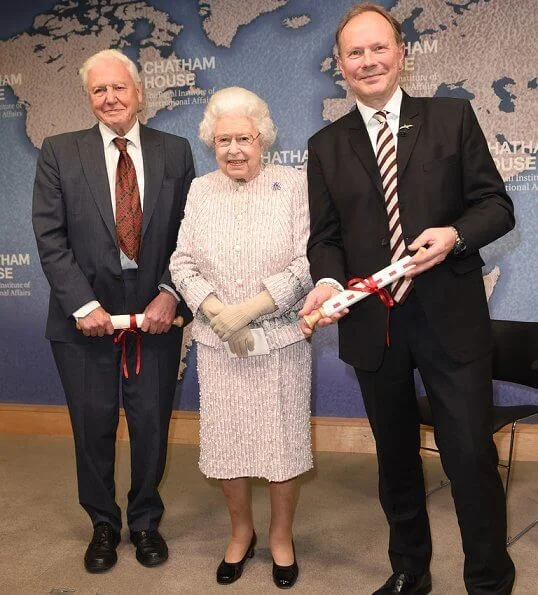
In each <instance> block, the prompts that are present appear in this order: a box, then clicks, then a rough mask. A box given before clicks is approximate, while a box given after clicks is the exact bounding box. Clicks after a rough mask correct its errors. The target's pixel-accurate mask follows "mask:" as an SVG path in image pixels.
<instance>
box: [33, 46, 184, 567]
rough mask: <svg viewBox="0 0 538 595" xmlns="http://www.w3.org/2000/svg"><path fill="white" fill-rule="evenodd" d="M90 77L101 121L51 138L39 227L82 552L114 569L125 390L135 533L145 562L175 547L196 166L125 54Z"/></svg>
mask: <svg viewBox="0 0 538 595" xmlns="http://www.w3.org/2000/svg"><path fill="white" fill-rule="evenodd" d="M80 74H81V77H82V79H83V82H84V85H85V87H86V89H87V92H88V96H89V100H90V105H91V109H92V111H93V113H94V114H95V116H96V118H97V119H98V120H99V122H98V124H97V125H96V126H94V127H93V128H91V129H89V130H81V131H79V132H72V133H67V134H60V135H58V136H54V137H50V138H47V139H45V141H44V142H43V146H42V148H41V153H40V155H39V160H38V164H37V173H36V179H35V187H34V199H33V225H34V231H35V235H36V239H37V245H38V250H39V255H40V259H41V264H42V266H43V270H44V272H45V275H46V277H47V279H48V281H49V283H50V286H51V292H50V303H49V314H48V320H47V327H46V336H47V338H48V339H49V340H50V341H51V346H52V352H53V355H54V359H55V362H56V365H57V367H58V371H59V374H60V378H61V381H62V385H63V387H64V391H65V394H66V399H67V404H68V407H69V413H70V417H71V423H72V426H73V434H74V437H75V450H76V460H77V475H78V487H79V500H80V503H81V505H82V506H83V507H84V509H85V510H86V511H87V513H88V514H89V516H90V518H91V520H92V523H93V527H94V533H93V538H92V540H91V543H90V545H89V546H88V549H87V551H86V554H85V558H84V562H85V567H86V569H87V570H88V571H89V572H102V571H105V570H108V569H109V568H111V567H112V566H113V565H114V564H115V563H116V561H117V554H116V547H117V545H118V543H119V541H120V530H121V511H120V509H119V507H118V505H117V504H116V501H115V486H114V459H115V439H116V429H117V425H118V416H119V395H120V393H121V395H122V400H123V406H124V408H125V414H126V418H127V423H128V427H129V437H130V443H131V489H130V491H129V495H128V507H127V522H128V525H129V529H130V538H131V541H132V542H133V544H134V545H135V546H136V557H137V559H138V561H139V562H140V563H141V564H143V565H145V566H155V565H157V564H160V563H162V562H164V561H165V560H166V559H167V558H168V548H167V545H166V542H165V541H164V539H163V538H162V536H161V535H160V533H159V532H158V525H159V521H160V519H161V516H162V514H163V511H164V506H163V503H162V500H161V498H160V495H159V492H158V486H159V482H160V480H161V478H162V475H163V472H164V467H165V461H166V446H167V437H168V427H169V422H170V416H171V412H172V401H173V397H174V392H175V386H176V381H177V372H178V366H179V357H180V346H181V329H179V328H177V327H175V326H174V327H173V326H172V322H173V321H174V319H175V317H176V315H177V314H178V313H179V312H180V309H181V308H185V306H184V305H183V304H182V302H181V300H180V296H179V295H178V294H177V293H176V291H175V288H174V286H173V283H172V281H171V278H170V273H169V270H168V261H169V258H170V255H171V253H172V252H173V250H174V248H175V243H176V238H177V233H178V228H179V224H180V220H181V218H182V216H183V210H184V206H185V200H186V196H187V192H188V190H189V186H190V183H191V181H192V179H193V177H194V167H193V161H192V154H191V150H190V146H189V143H188V142H187V141H186V140H185V139H183V138H180V137H177V136H173V135H171V134H166V133H163V132H158V131H156V130H151V129H150V128H147V127H146V126H143V125H141V124H140V123H139V121H138V119H137V113H138V112H139V111H140V105H141V101H142V86H141V81H140V77H139V74H138V71H137V69H136V66H135V65H134V63H132V62H131V61H130V60H129V59H128V58H127V57H126V56H124V55H123V54H122V53H120V52H118V51H116V50H105V51H103V52H99V53H98V54H95V55H94V56H92V57H91V58H89V59H88V60H87V61H86V62H85V64H84V65H83V67H82V68H81V70H80ZM138 312H143V313H144V315H145V317H144V322H143V325H142V328H141V330H142V331H143V332H142V333H141V337H140V339H138V338H137V337H136V336H133V334H132V333H131V334H129V335H128V336H126V337H125V338H124V339H123V341H118V340H117V337H115V339H116V340H113V334H114V330H113V328H112V323H111V319H110V315H111V314H122V313H138ZM182 313H183V314H184V315H186V312H182ZM139 340H140V341H141V350H139V346H138V345H137V343H138V341H139ZM122 355H123V357H122ZM122 371H123V374H121V372H122Z"/></svg>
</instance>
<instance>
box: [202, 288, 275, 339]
mask: <svg viewBox="0 0 538 595" xmlns="http://www.w3.org/2000/svg"><path fill="white" fill-rule="evenodd" d="M206 299H207V298H206ZM275 310H276V306H275V302H274V301H273V298H272V297H271V295H270V293H269V292H268V291H262V292H261V293H258V295H255V296H254V297H253V298H250V299H249V300H246V301H245V302H241V303H240V304H230V305H229V306H224V308H223V309H222V311H221V312H220V313H219V314H217V315H216V316H215V317H214V318H213V319H212V320H211V323H210V324H211V328H212V329H213V330H214V331H215V333H217V335H218V336H219V338H220V339H221V340H222V341H228V339H229V338H230V337H231V336H232V335H233V333H236V332H237V331H238V330H240V329H242V328H244V327H245V326H247V325H248V324H249V323H250V322H252V321H253V320H255V319H256V318H259V317H260V316H263V314H269V313H271V312H274V311H275Z"/></svg>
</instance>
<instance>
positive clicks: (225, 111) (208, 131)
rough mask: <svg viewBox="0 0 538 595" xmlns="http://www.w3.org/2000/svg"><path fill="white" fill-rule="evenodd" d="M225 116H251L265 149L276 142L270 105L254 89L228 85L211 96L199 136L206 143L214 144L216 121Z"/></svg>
mask: <svg viewBox="0 0 538 595" xmlns="http://www.w3.org/2000/svg"><path fill="white" fill-rule="evenodd" d="M223 116H246V117H248V118H250V119H251V120H252V122H253V123H254V125H255V126H256V128H257V129H258V131H259V133H260V138H261V144H262V148H263V149H267V148H268V147H270V146H271V145H272V144H273V143H274V142H275V139H276V126H275V125H274V123H273V120H272V119H271V114H270V112H269V106H268V105H267V103H265V101H264V100H263V99H260V98H259V97H258V96H257V95H256V94H255V93H253V92H252V91H248V90H247V89H243V88H242V87H227V88H226V89H221V90H220V91H217V92H216V93H215V94H214V95H213V96H212V97H211V99H210V100H209V103H208V104H207V107H206V108H205V112H204V117H203V119H202V121H201V122H200V134H199V136H200V139H201V140H202V141H203V142H204V143H205V144H206V145H209V146H212V145H213V138H214V136H215V125H216V122H217V120H218V119H219V118H221V117H223Z"/></svg>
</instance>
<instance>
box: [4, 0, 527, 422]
mask: <svg viewBox="0 0 538 595" xmlns="http://www.w3.org/2000/svg"><path fill="white" fill-rule="evenodd" d="M381 3H382V4H383V5H385V6H386V7H387V8H388V9H389V10H390V11H391V13H392V14H393V15H394V16H395V17H396V18H397V19H398V20H399V21H400V22H401V23H402V30H403V33H404V39H405V46H406V58H405V65H404V71H403V73H402V86H403V88H404V89H405V90H406V91H407V92H408V93H409V94H410V95H416V96H453V97H462V98H466V99H469V100H471V102H472V105H473V108H474V110H475V112H476V114H477V117H478V119H479V121H480V124H481V126H482V128H483V131H484V134H485V136H486V139H487V142H488V144H489V147H490V151H491V153H492V156H493V158H494V160H495V162H496V164H497V167H498V169H499V171H500V173H501V175H502V177H503V179H504V180H505V183H506V186H507V189H508V191H509V193H510V194H511V196H512V198H513V199H514V202H515V205H516V216H517V218H518V226H517V228H516V230H515V231H514V232H511V233H510V234H508V235H507V236H505V237H504V238H502V239H501V240H499V241H497V242H495V243H494V244H493V245H491V246H488V247H487V248H486V249H484V250H483V251H482V255H483V257H484V258H485V260H486V268H485V271H484V273H485V275H486V276H485V284H486V289H487V293H488V296H492V298H491V300H490V308H491V310H492V314H493V315H494V316H495V317H497V318H507V319H516V320H535V319H536V318H535V317H536V314H535V306H533V304H532V301H533V300H531V299H530V298H529V296H532V295H534V288H535V287H536V285H537V283H538V279H537V274H538V273H537V271H536V267H529V264H528V263H530V262H536V261H537V260H538V244H537V243H536V242H535V240H534V236H535V229H536V227H537V225H538V209H537V208H536V198H537V197H538V171H537V163H536V158H537V147H538V126H536V122H538V78H537V77H538V72H537V71H536V68H535V65H536V60H535V59H534V58H533V57H534V56H535V31H536V30H537V29H538V11H536V9H535V8H536V7H535V1H534V0H451V1H450V2H448V1H446V0H428V1H427V2H426V1H425V0H396V1H395V0H385V1H382V2H381ZM354 4H356V2H355V1H354V0H333V1H331V2H312V1H311V0H248V1H245V0H184V1H183V0H182V1H181V2H177V0H144V1H128V0H62V1H56V2H55V1H54V0H32V2H31V3H28V4H26V3H25V4H24V14H25V15H27V16H26V18H25V19H23V18H22V17H21V16H20V14H22V13H21V10H19V8H20V7H21V6H22V5H21V4H20V2H19V1H17V0H5V1H4V2H3V7H2V10H3V11H4V14H6V13H9V14H10V15H12V18H11V21H10V24H9V26H8V24H7V20H4V21H2V20H0V131H1V134H2V143H1V144H0V158H1V159H2V162H3V164H4V172H5V173H4V174H3V178H2V191H1V193H0V200H1V201H2V202H1V204H0V208H2V209H3V212H4V213H5V217H4V220H3V222H2V223H1V224H0V225H1V226H2V227H1V234H0V235H1V237H2V246H1V247H0V274H1V272H2V266H1V265H2V262H4V264H5V262H8V261H9V262H11V264H12V265H13V266H12V267H11V269H12V279H11V281H10V282H9V283H5V282H4V281H3V280H2V279H1V278H0V303H1V304H2V306H6V307H5V308H3V312H4V313H3V314H0V323H5V324H4V327H5V328H8V327H9V325H10V324H11V322H12V320H15V319H16V318H17V316H18V315H19V314H20V311H21V310H23V311H24V315H25V319H27V320H29V321H33V322H32V325H33V326H31V327H30V326H28V328H27V331H26V333H24V332H23V333H22V335H23V338H22V340H21V339H20V336H21V330H20V327H18V328H17V330H16V331H15V330H14V332H16V333H17V336H18V337H19V340H18V342H17V347H16V348H13V346H12V347H10V349H9V350H8V351H6V353H5V354H4V356H5V358H7V359H6V360H5V361H6V362H8V363H6V370H5V372H6V378H7V382H8V384H9V382H10V378H12V379H11V382H12V384H13V386H15V385H17V383H20V382H21V380H20V379H21V377H24V374H23V370H22V368H21V364H20V361H22V360H23V359H25V358H26V359H28V357H29V355H28V354H29V353H33V356H32V357H34V359H35V360H36V362H39V360H40V359H41V358H42V357H43V355H42V354H43V353H44V352H45V350H46V349H47V346H46V345H45V344H44V343H45V342H44V341H43V342H42V343H39V342H36V340H35V338H34V334H35V328H38V329H39V338H40V339H41V335H42V328H43V324H44V320H45V317H46V305H45V304H46V295H47V292H48V286H47V283H46V280H45V279H44V277H43V276H42V273H41V271H40V267H39V262H38V259H37V253H36V251H35V244H34V241H33V237H32V232H31V226H30V223H29V200H30V199H29V197H30V196H31V185H32V182H33V176H34V172H35V160H36V159H37V149H38V148H39V147H40V146H41V144H42V142H43V139H44V138H45V137H47V136H50V135H54V134H59V133H61V132H66V131H71V130H79V129H83V128H88V127H91V126H92V125H94V123H95V118H94V116H93V114H92V113H91V111H90V110H89V108H88V100H87V96H86V94H85V91H84V90H83V88H82V85H81V81H80V78H79V75H78V69H79V68H80V66H81V65H82V63H83V62H84V61H85V60H86V59H87V58H88V57H89V56H91V55H92V54H94V53H95V52H97V51H99V50H102V49H105V48H117V49H119V50H121V51H123V52H125V53H126V54H127V55H128V56H129V57H130V58H131V59H133V60H134V61H135V63H136V64H137V65H138V68H139V71H140V75H141V79H142V86H143V92H144V97H145V101H144V110H143V112H142V113H141V114H140V117H141V120H142V121H144V122H147V123H148V124H149V125H150V126H152V127H155V128H158V129H161V130H166V131H168V132H171V133H174V134H179V135H181V136H185V137H186V138H188V139H189V141H190V142H191V145H192V147H193V152H194V157H195V164H196V169H197V173H198V174H199V175H200V174H204V173H206V172H208V171H210V170H212V169H215V162H214V157H213V155H212V153H211V151H210V150H208V149H207V148H206V147H205V146H204V145H203V144H202V143H201V141H199V140H198V138H197V136H198V125H199V122H200V120H201V118H202V115H203V110H204V107H205V105H206V104H207V102H208V101H209V99H210V97H211V95H212V94H213V93H214V92H215V91H216V90H218V89H220V88H223V87H227V86H231V85H239V86H243V87H247V88H249V89H252V90H253V91H255V92H256V93H258V94H259V95H260V96H261V97H263V98H264V99H265V100H266V101H267V103H268V104H269V106H270V108H271V111H272V114H273V118H274V120H275V122H276V124H277V126H278V129H279V134H278V139H277V142H276V144H275V145H274V146H273V147H271V148H270V149H269V150H268V151H267V153H266V154H264V156H263V159H264V161H266V162H271V163H277V164H284V165H292V166H295V167H298V168H304V166H305V163H306V161H307V158H308V155H307V151H306V146H307V139H308V138H309V137H310V136H311V135H312V134H313V133H315V132H316V131H317V130H319V129H320V128H322V127H323V126H326V125H327V124H329V123H330V122H333V121H335V120H336V119H338V118H339V117H341V116H342V115H344V114H345V113H347V112H349V111H350V110H351V109H353V107H354V98H353V97H352V95H351V94H350V92H349V90H348V89H347V86H346V84H345V82H344V81H343V79H342V76H341V74H340V72H339V70H338V68H337V64H336V59H335V54H334V31H335V30H336V28H337V25H338V22H339V20H340V18H341V17H342V16H343V15H344V14H345V12H346V11H347V10H348V9H349V8H350V7H351V6H353V5H354ZM30 6H31V7H32V8H31V9H30V8H29V7H30ZM7 172H9V173H7ZM2 259H4V260H2ZM6 259H7V260H6ZM9 259H11V260H9ZM17 263H18V264H17ZM3 316H4V317H5V320H2V317H3ZM28 324H30V322H29V323H28ZM25 337H26V338H25ZM316 342H317V344H316V343H315V345H314V347H315V350H316V357H317V360H318V369H322V368H323V369H324V370H325V374H326V377H325V378H321V376H319V377H318V379H317V381H315V387H316V391H317V397H315V398H314V403H313V411H314V413H316V414H318V415H327V414H328V415H348V414H353V415H356V414H357V410H356V407H357V406H356V405H355V404H354V402H355V401H356V392H355V393H354V392H353V391H356V384H355V383H351V384H350V383H349V381H348V380H346V378H344V372H343V367H342V366H343V364H341V362H338V360H337V359H336V329H328V330H327V331H326V332H325V333H324V334H322V333H320V334H318V337H317V338H316ZM30 344H31V346H29V345H30ZM189 347H190V334H189V331H188V329H187V331H186V333H185V340H184V344H183V351H184V353H183V355H184V358H183V364H182V369H181V372H182V373H183V372H185V377H184V378H185V381H186V382H187V385H188V386H187V391H186V392H188V393H189V394H190V393H196V382H197V380H196V375H195V366H192V365H188V364H190V362H192V361H193V360H192V358H193V357H194V355H193V351H194V350H192V351H191V353H190V354H189V353H187V350H188V348H189ZM17 350H20V354H19V352H18V351H17ZM0 351H1V350H0ZM185 364H187V368H185ZM50 374H51V377H50V379H49V378H47V377H46V376H45V377H43V383H44V385H45V389H46V385H47V383H49V384H51V385H52V384H54V383H55V382H57V380H56V379H55V377H53V371H52V370H51V371H50ZM189 374H190V377H189ZM30 381H31V378H29V380H28V384H29V385H28V387H26V386H23V385H20V390H21V392H25V393H26V394H29V393H30V392H31V390H34V389H33V388H32V387H33V385H31V386H30ZM188 383H191V384H190V385H189V384H188ZM23 384H24V381H23ZM348 385H349V386H351V385H352V388H349V387H348ZM189 387H190V388H189ZM192 387H194V389H193V390H191V388H192ZM336 389H338V390H339V391H340V393H341V403H343V405H342V409H341V410H340V409H331V408H330V407H329V408H326V406H325V404H324V395H325V394H328V393H329V392H330V391H334V390H336ZM50 390H51V392H53V391H52V389H50ZM38 398H39V397H38V396H36V399H38ZM189 398H190V397H189ZM346 400H347V401H346ZM187 401H188V402H185V400H184V399H182V403H181V408H188V409H189V408H190V409H196V406H197V403H196V401H195V400H191V401H189V399H187ZM360 413H361V412H359V414H360Z"/></svg>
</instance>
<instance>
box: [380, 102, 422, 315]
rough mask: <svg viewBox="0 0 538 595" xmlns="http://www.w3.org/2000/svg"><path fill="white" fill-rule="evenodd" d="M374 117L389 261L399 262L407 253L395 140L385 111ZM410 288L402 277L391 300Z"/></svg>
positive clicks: (393, 287) (399, 299) (402, 297)
mask: <svg viewBox="0 0 538 595" xmlns="http://www.w3.org/2000/svg"><path fill="white" fill-rule="evenodd" d="M374 118H375V119H376V120H377V121H378V122H379V124H380V127H379V132H378V133H377V163H378V165H379V172H380V173H381V182H382V184H383V192H384V193H385V207H386V209H387V215H388V218H389V234H390V251H391V258H390V261H391V262H396V261H397V260H400V258H402V257H403V256H405V255H406V254H408V250H407V247H406V245H405V242H404V237H403V232H402V224H401V222H400V206H399V204H398V189H397V177H398V169H397V164H396V146H395V144H394V137H393V136H392V132H391V130H390V128H389V125H388V123H387V116H386V114H385V112H376V113H375V114H374ZM412 287H413V282H412V281H411V280H408V279H406V278H405V277H402V278H401V279H398V281H395V282H394V283H393V284H392V285H391V286H390V289H391V293H392V297H393V298H394V301H395V302H398V303H399V304H402V303H403V302H404V300H405V298H406V297H407V296H408V295H409V293H410V291H411V289H412Z"/></svg>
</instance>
